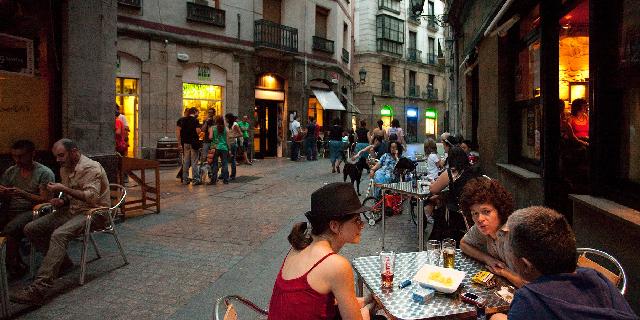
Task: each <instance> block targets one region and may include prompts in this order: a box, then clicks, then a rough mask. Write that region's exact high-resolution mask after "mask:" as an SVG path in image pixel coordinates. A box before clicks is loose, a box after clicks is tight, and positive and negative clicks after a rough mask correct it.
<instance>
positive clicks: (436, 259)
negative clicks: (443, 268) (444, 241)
mask: <svg viewBox="0 0 640 320" xmlns="http://www.w3.org/2000/svg"><path fill="white" fill-rule="evenodd" d="M441 252H442V249H441V246H440V241H438V240H429V241H428V242H427V257H428V258H429V263H430V264H432V265H434V266H439V265H440V254H441Z"/></svg>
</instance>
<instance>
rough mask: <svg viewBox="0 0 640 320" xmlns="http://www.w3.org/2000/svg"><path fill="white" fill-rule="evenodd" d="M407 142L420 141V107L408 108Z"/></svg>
mask: <svg viewBox="0 0 640 320" xmlns="http://www.w3.org/2000/svg"><path fill="white" fill-rule="evenodd" d="M405 140H406V142H407V143H414V142H418V109H417V108H407V133H406V137H405Z"/></svg>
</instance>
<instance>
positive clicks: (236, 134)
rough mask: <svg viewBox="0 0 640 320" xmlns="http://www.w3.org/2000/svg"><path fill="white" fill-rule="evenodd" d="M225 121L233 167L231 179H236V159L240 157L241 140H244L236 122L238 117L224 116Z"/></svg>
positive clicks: (228, 114)
mask: <svg viewBox="0 0 640 320" xmlns="http://www.w3.org/2000/svg"><path fill="white" fill-rule="evenodd" d="M224 119H225V122H226V125H227V129H228V130H227V131H228V132H227V145H228V146H229V160H230V165H231V176H230V177H229V179H231V180H235V179H236V165H237V163H236V158H237V155H238V144H239V140H242V130H241V129H240V126H239V125H238V123H237V122H236V119H237V117H236V116H235V115H233V113H227V114H225V115H224Z"/></svg>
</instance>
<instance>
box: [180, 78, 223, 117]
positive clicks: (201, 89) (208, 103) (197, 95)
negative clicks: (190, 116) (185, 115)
mask: <svg viewBox="0 0 640 320" xmlns="http://www.w3.org/2000/svg"><path fill="white" fill-rule="evenodd" d="M222 100H223V87H221V86H215V85H206V84H196V83H186V82H184V83H182V107H183V109H187V108H192V107H195V108H197V109H198V110H199V111H200V115H199V118H198V120H200V122H202V121H204V120H205V119H206V117H207V109H209V108H213V109H215V110H216V115H223V111H222Z"/></svg>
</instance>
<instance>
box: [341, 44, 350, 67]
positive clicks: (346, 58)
mask: <svg viewBox="0 0 640 320" xmlns="http://www.w3.org/2000/svg"><path fill="white" fill-rule="evenodd" d="M342 62H344V63H347V64H348V63H349V51H347V49H345V48H342Z"/></svg>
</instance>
